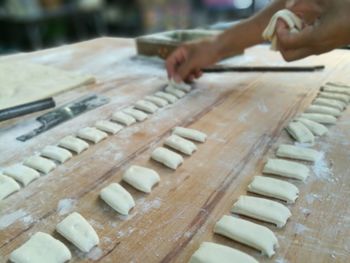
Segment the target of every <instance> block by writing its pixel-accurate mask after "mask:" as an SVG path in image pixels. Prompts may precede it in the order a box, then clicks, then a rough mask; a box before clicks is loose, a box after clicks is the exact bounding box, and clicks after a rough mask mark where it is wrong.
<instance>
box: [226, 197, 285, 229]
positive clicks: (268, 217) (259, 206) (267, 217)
mask: <svg viewBox="0 0 350 263" xmlns="http://www.w3.org/2000/svg"><path fill="white" fill-rule="evenodd" d="M231 211H232V212H233V213H235V214H239V215H245V216H248V217H251V218H255V219H258V220H261V221H265V222H269V223H272V224H275V225H276V226H277V227H279V228H281V227H283V226H284V225H285V224H286V223H287V220H288V218H289V217H290V216H291V215H292V214H291V213H290V211H289V209H288V208H287V207H286V206H284V205H282V204H280V203H278V202H275V201H271V200H268V199H265V198H259V197H252V196H243V195H242V196H240V197H239V199H238V201H237V202H236V203H235V204H234V205H233V208H232V210H231Z"/></svg>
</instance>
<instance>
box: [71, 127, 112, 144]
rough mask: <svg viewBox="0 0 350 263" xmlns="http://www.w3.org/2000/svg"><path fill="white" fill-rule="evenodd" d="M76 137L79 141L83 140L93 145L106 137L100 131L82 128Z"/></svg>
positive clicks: (105, 134)
mask: <svg viewBox="0 0 350 263" xmlns="http://www.w3.org/2000/svg"><path fill="white" fill-rule="evenodd" d="M77 135H78V137H80V138H81V139H85V140H88V141H91V142H93V143H98V142H100V141H102V140H103V139H105V138H107V137H108V134H107V133H105V132H103V131H100V130H98V129H96V128H94V127H85V128H82V129H80V130H79V131H78V134H77Z"/></svg>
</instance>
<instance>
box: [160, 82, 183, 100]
mask: <svg viewBox="0 0 350 263" xmlns="http://www.w3.org/2000/svg"><path fill="white" fill-rule="evenodd" d="M164 90H165V92H166V93H169V94H172V95H174V96H176V97H178V98H179V99H181V98H182V97H184V96H185V95H186V93H185V92H184V91H182V90H179V89H176V88H174V87H172V86H170V85H168V86H166V87H165V89H164Z"/></svg>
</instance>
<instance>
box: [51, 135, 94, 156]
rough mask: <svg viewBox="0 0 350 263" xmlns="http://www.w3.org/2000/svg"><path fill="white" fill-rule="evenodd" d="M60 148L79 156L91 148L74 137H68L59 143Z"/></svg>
mask: <svg viewBox="0 0 350 263" xmlns="http://www.w3.org/2000/svg"><path fill="white" fill-rule="evenodd" d="M58 145H59V146H61V147H64V148H66V149H68V150H71V151H74V152H76V153H77V154H79V153H81V152H82V151H84V150H86V149H87V148H89V144H88V143H87V142H85V141H83V140H81V139H79V138H76V137H74V136H71V135H69V136H66V137H64V138H63V139H62V140H60V142H59V143H58Z"/></svg>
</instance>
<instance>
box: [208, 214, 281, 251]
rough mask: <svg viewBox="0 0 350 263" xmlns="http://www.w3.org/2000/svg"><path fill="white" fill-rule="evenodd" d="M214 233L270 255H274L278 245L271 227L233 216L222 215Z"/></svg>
mask: <svg viewBox="0 0 350 263" xmlns="http://www.w3.org/2000/svg"><path fill="white" fill-rule="evenodd" d="M214 233H217V234H219V235H223V236H225V237H227V238H230V239H232V240H234V241H237V242H239V243H242V244H244V245H247V246H249V247H253V248H255V249H257V250H259V251H261V253H262V254H263V255H266V256H268V257H272V256H273V255H274V254H275V248H277V247H278V240H277V238H276V236H275V234H274V233H273V232H272V231H271V230H270V229H268V228H267V227H265V226H261V225H259V224H255V223H252V222H250V221H248V220H243V219H240V218H237V217H233V216H226V215H224V216H223V217H221V219H220V220H219V221H218V222H217V223H216V224H215V227H214Z"/></svg>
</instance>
